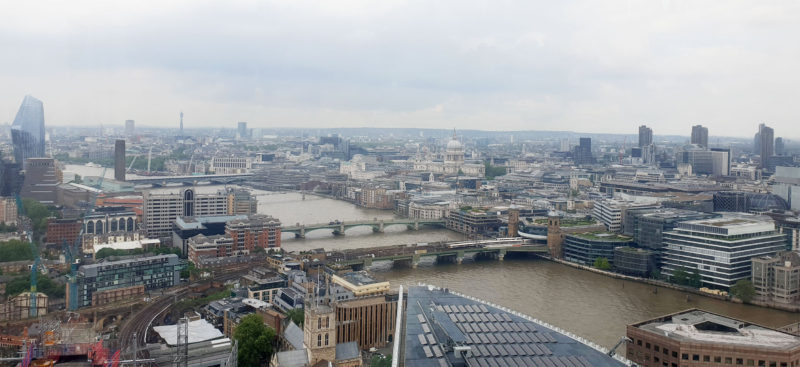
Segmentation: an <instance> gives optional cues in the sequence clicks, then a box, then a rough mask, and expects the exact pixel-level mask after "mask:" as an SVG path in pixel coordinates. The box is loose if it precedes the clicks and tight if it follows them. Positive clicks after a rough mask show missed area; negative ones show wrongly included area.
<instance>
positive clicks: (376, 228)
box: [372, 220, 384, 233]
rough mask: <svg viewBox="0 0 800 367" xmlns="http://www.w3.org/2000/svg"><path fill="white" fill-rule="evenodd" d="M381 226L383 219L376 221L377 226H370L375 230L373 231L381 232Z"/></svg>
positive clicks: (382, 225)
mask: <svg viewBox="0 0 800 367" xmlns="http://www.w3.org/2000/svg"><path fill="white" fill-rule="evenodd" d="M383 227H384V223H383V220H381V221H380V222H378V226H377V227H375V226H373V227H372V231H373V232H375V233H383Z"/></svg>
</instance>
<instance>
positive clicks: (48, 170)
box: [20, 158, 61, 204]
mask: <svg viewBox="0 0 800 367" xmlns="http://www.w3.org/2000/svg"><path fill="white" fill-rule="evenodd" d="M25 165H26V166H27V168H26V169H25V181H24V182H23V183H22V189H21V191H20V195H21V196H22V197H23V198H31V199H35V200H36V201H39V202H41V203H43V204H55V203H56V200H57V196H58V191H57V190H58V185H59V184H60V183H61V178H60V177H61V172H59V170H58V167H57V166H56V162H55V160H54V159H53V158H28V159H27V160H26V161H25Z"/></svg>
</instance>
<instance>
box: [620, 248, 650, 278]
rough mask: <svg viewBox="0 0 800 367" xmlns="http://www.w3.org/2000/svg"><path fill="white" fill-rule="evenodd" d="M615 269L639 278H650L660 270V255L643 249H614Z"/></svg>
mask: <svg viewBox="0 0 800 367" xmlns="http://www.w3.org/2000/svg"><path fill="white" fill-rule="evenodd" d="M614 269H616V270H617V271H618V272H620V273H623V274H628V275H634V276H639V277H649V276H650V275H651V274H652V273H653V272H654V271H656V270H658V254H657V253H656V252H655V251H651V250H648V249H643V248H635V247H629V246H620V247H616V248H614Z"/></svg>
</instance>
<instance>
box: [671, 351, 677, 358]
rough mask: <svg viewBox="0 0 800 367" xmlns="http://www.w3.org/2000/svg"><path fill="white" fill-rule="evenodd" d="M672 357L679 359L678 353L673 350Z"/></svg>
mask: <svg viewBox="0 0 800 367" xmlns="http://www.w3.org/2000/svg"><path fill="white" fill-rule="evenodd" d="M672 357H674V358H678V352H676V351H674V350H673V351H672Z"/></svg>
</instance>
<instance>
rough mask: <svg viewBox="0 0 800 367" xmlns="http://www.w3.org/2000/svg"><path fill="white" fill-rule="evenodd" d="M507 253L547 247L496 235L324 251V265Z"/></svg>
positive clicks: (411, 262) (362, 265) (544, 250)
mask: <svg viewBox="0 0 800 367" xmlns="http://www.w3.org/2000/svg"><path fill="white" fill-rule="evenodd" d="M509 253H533V254H548V250H547V246H546V245H535V244H531V243H529V242H528V241H526V240H525V239H523V238H521V237H513V238H496V239H488V240H476V241H463V242H443V243H433V244H417V245H399V246H388V247H377V248H367V249H353V250H345V251H339V252H332V253H329V254H328V264H330V265H331V266H332V267H338V268H346V267H350V268H353V269H354V270H360V269H363V268H365V267H369V266H370V265H372V263H373V262H376V261H391V262H393V263H401V264H405V265H409V266H411V267H412V268H416V267H417V265H418V264H419V262H420V259H422V258H424V257H435V258H436V262H439V263H457V264H461V263H462V262H463V261H464V259H465V258H467V257H469V256H471V257H473V258H489V259H497V260H500V261H502V260H503V259H504V258H505V256H506V254H509Z"/></svg>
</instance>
